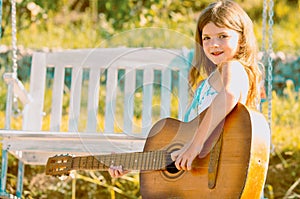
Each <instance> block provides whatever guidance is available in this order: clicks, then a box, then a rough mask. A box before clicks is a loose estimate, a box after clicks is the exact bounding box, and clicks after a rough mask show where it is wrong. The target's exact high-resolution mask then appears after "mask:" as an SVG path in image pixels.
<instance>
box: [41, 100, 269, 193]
mask: <svg viewBox="0 0 300 199" xmlns="http://www.w3.org/2000/svg"><path fill="white" fill-rule="evenodd" d="M204 114H205V112H203V113H201V114H200V115H198V116H197V117H196V118H195V119H194V120H192V121H190V122H181V121H179V120H176V119H172V118H166V119H162V120H160V121H158V122H157V123H156V124H155V125H154V126H153V127H152V128H151V130H150V132H149V136H148V138H147V139H146V143H145V146H144V150H143V152H135V153H121V154H109V155H95V156H81V157H72V156H69V155H60V156H54V157H50V158H49V159H48V162H47V165H46V174H47V175H53V176H60V175H67V174H69V173H70V171H71V170H107V169H108V168H109V167H110V165H122V166H123V169H127V170H139V171H140V191H141V195H142V197H143V199H156V198H162V199H166V198H183V199H205V198H207V199H238V198H243V199H258V198H260V195H261V193H262V190H263V186H264V183H265V179H266V174H267V168H268V161H269V153H270V132H269V127H268V124H267V122H266V120H265V118H264V116H263V115H262V114H261V113H259V112H256V111H253V110H250V109H248V108H247V107H245V106H244V105H242V104H237V106H236V107H235V108H234V109H233V110H232V112H231V113H230V114H228V115H227V117H226V118H225V120H224V122H222V123H220V125H219V126H218V127H217V128H216V130H215V131H214V132H213V133H212V136H211V138H209V139H208V141H207V142H206V143H205V145H204V149H203V152H202V153H201V154H200V156H199V157H196V158H195V160H194V161H193V164H192V170H191V171H182V170H177V169H176V167H175V166H174V162H173V161H172V159H171V157H170V153H172V152H173V151H174V150H178V149H180V148H181V147H182V146H183V145H184V144H185V143H187V142H188V141H189V140H191V139H192V138H193V136H194V132H195V130H196V128H197V127H198V125H199V123H200V122H201V120H202V118H203V116H204ZM217 140H218V141H217Z"/></svg>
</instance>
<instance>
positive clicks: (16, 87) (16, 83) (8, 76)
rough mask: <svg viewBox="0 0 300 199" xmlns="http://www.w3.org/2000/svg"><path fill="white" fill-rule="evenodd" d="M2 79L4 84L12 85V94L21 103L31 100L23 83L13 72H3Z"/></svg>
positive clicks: (24, 103)
mask: <svg viewBox="0 0 300 199" xmlns="http://www.w3.org/2000/svg"><path fill="white" fill-rule="evenodd" d="M3 79H4V81H5V82H6V84H8V85H9V84H12V85H13V92H14V95H15V96H16V97H18V98H19V99H20V101H21V102H22V103H23V105H26V104H28V103H29V102H31V97H30V95H29V94H28V92H27V91H26V89H25V87H24V85H23V84H22V82H21V81H20V80H19V79H18V78H17V77H16V76H15V75H14V74H13V73H4V75H3Z"/></svg>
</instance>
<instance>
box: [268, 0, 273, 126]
mask: <svg viewBox="0 0 300 199" xmlns="http://www.w3.org/2000/svg"><path fill="white" fill-rule="evenodd" d="M273 7H274V2H273V0H270V2H269V13H268V14H269V21H268V25H269V32H268V33H269V35H268V37H269V41H268V55H269V56H268V96H267V97H268V120H269V126H270V128H271V125H272V81H273V79H272V71H273V66H272V61H273V59H272V56H271V55H272V54H273V46H272V43H273V24H274V21H273V16H274V11H273Z"/></svg>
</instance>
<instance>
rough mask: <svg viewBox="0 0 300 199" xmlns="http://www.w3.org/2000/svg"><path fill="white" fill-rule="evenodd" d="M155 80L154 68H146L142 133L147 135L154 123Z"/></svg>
mask: <svg viewBox="0 0 300 199" xmlns="http://www.w3.org/2000/svg"><path fill="white" fill-rule="evenodd" d="M153 80H154V71H153V69H151V68H146V69H145V70H144V74H143V106H142V107H143V110H142V135H147V133H148V131H149V130H150V128H151V125H152V96H153Z"/></svg>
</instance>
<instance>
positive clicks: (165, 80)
mask: <svg viewBox="0 0 300 199" xmlns="http://www.w3.org/2000/svg"><path fill="white" fill-rule="evenodd" d="M161 79H162V81H161V107H160V108H161V109H160V117H161V118H165V117H169V116H170V107H171V94H172V88H171V85H172V81H171V70H170V69H169V67H166V68H165V69H164V70H162V74H161Z"/></svg>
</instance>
